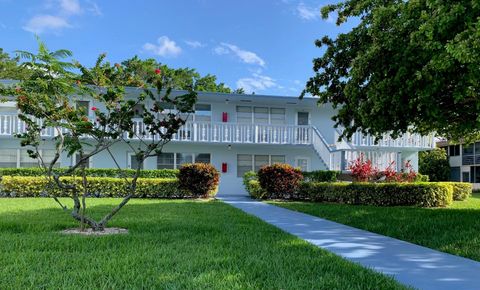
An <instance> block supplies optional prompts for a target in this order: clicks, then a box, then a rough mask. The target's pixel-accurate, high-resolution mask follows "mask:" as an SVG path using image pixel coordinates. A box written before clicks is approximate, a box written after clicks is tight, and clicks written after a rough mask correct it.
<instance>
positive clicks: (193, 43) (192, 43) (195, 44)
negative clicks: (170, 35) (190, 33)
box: [185, 40, 207, 48]
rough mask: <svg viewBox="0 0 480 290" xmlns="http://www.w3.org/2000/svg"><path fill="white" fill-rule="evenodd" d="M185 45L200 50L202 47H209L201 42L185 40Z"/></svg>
mask: <svg viewBox="0 0 480 290" xmlns="http://www.w3.org/2000/svg"><path fill="white" fill-rule="evenodd" d="M185 43H186V44H187V45H188V46H190V47H192V48H200V47H205V46H207V45H206V44H204V43H201V42H200V41H197V40H185Z"/></svg>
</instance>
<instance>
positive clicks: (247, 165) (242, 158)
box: [237, 154, 285, 177]
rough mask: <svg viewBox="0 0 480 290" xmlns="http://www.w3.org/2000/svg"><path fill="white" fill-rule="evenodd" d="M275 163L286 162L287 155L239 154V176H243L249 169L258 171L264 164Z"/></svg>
mask: <svg viewBox="0 0 480 290" xmlns="http://www.w3.org/2000/svg"><path fill="white" fill-rule="evenodd" d="M274 163H285V155H252V154H238V155H237V177H243V175H244V174H245V173H246V172H248V171H251V170H254V171H258V170H259V169H260V168H261V167H262V166H264V165H271V164H274Z"/></svg>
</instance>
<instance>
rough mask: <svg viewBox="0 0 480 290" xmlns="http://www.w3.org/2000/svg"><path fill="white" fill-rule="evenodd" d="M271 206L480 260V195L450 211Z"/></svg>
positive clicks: (299, 204) (297, 204) (298, 204)
mask: <svg viewBox="0 0 480 290" xmlns="http://www.w3.org/2000/svg"><path fill="white" fill-rule="evenodd" d="M272 203H273V204H275V205H278V206H282V207H285V208H289V209H292V210H297V211H301V212H304V213H307V214H311V215H314V216H318V217H322V218H326V219H328V220H331V221H336V222H339V223H342V224H346V225H350V226H353V227H356V228H359V229H364V230H367V231H370V232H374V233H379V234H382V235H386V236H390V237H394V238H397V239H400V240H404V241H409V242H412V243H415V244H418V245H422V246H426V247H429V248H432V249H437V250H440V251H443V252H447V253H451V254H454V255H459V256H463V257H467V258H470V259H473V260H477V261H480V193H475V194H474V195H473V197H471V198H470V199H468V200H466V201H456V202H454V204H453V205H451V206H450V207H448V208H416V207H374V206H356V205H341V204H326V203H309V202H272Z"/></svg>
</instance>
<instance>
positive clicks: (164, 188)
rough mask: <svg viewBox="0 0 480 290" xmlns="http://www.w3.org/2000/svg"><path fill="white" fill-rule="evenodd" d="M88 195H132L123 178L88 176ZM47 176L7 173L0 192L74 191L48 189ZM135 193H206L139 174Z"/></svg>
mask: <svg viewBox="0 0 480 290" xmlns="http://www.w3.org/2000/svg"><path fill="white" fill-rule="evenodd" d="M61 180H63V181H65V182H67V183H72V182H76V183H77V184H78V185H80V184H81V179H80V178H75V179H74V178H73V177H62V178H61ZM87 180H88V196H91V197H124V196H126V195H128V193H129V192H128V187H127V185H128V184H127V183H126V182H125V180H124V179H122V178H111V177H88V178H87ZM46 186H47V180H46V179H45V177H38V176H27V177H24V176H3V177H2V181H1V183H0V196H3V197H42V196H49V195H55V196H59V197H67V196H69V195H70V194H71V192H66V191H64V190H61V189H59V188H58V187H56V186H55V187H54V188H53V189H52V190H50V191H48V192H47V190H46ZM215 194H216V188H215V190H211V191H209V194H208V195H209V196H214V195H215ZM134 197H137V198H190V197H203V196H199V195H197V194H196V193H193V192H190V191H188V190H184V189H180V184H179V181H178V179H175V178H139V179H138V181H137V190H136V194H135V196H134Z"/></svg>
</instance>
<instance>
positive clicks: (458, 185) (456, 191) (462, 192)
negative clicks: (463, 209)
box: [441, 182, 473, 201]
mask: <svg viewBox="0 0 480 290" xmlns="http://www.w3.org/2000/svg"><path fill="white" fill-rule="evenodd" d="M441 183H445V184H450V185H451V186H452V188H453V200H458V201H461V200H465V199H467V198H469V197H470V196H471V195H472V192H473V186H472V184H471V183H467V182H441Z"/></svg>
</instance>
